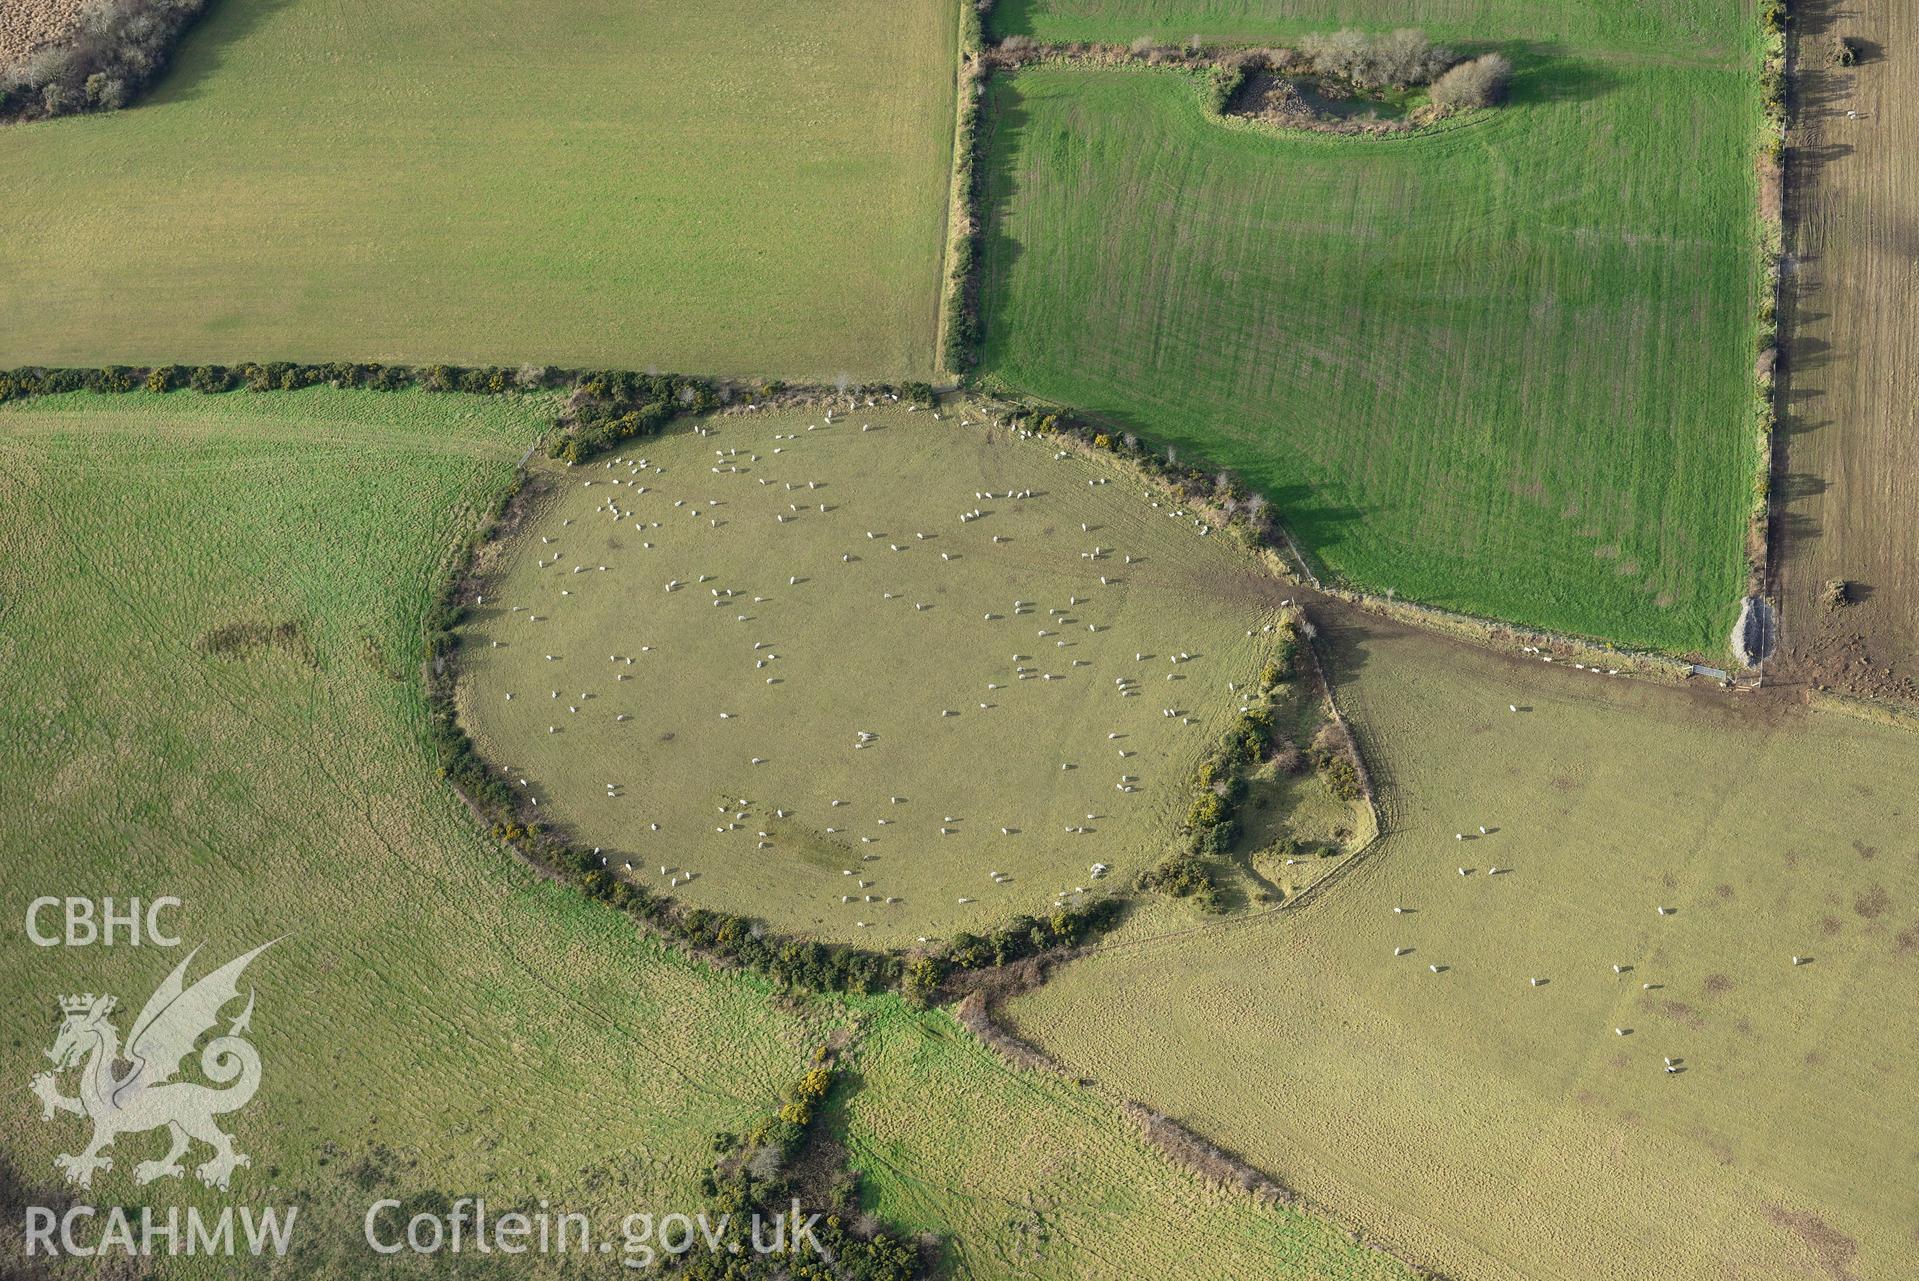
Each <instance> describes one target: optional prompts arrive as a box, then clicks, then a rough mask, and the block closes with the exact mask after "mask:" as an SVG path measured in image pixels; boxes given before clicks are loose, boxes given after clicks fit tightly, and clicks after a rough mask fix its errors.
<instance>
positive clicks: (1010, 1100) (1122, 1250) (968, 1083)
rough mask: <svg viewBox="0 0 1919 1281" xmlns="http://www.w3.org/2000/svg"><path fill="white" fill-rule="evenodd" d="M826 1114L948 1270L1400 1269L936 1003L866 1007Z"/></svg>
mask: <svg viewBox="0 0 1919 1281" xmlns="http://www.w3.org/2000/svg"><path fill="white" fill-rule="evenodd" d="M852 1068H853V1072H854V1073H855V1074H856V1079H857V1080H858V1083H859V1084H858V1086H857V1088H856V1089H855V1090H854V1091H853V1092H852V1094H851V1095H850V1097H849V1098H847V1099H846V1100H845V1101H844V1103H843V1104H842V1105H841V1106H840V1107H839V1109H838V1115H837V1117H836V1118H835V1119H836V1120H837V1121H838V1122H839V1124H840V1125H841V1127H842V1129H843V1131H844V1142H845V1144H846V1148H847V1154H848V1161H849V1163H850V1164H851V1165H852V1166H853V1168H855V1169H857V1170H860V1171H861V1172H862V1173H863V1175H864V1176H865V1180H866V1183H865V1186H866V1187H867V1189H868V1191H869V1194H870V1195H869V1197H868V1200H869V1202H870V1204H871V1208H872V1209H873V1210H875V1211H876V1212H877V1213H879V1214H880V1215H882V1216H883V1217H885V1218H886V1219H888V1220H890V1221H892V1222H895V1223H900V1224H903V1225H906V1226H908V1227H911V1228H916V1229H927V1230H931V1231H935V1232H939V1233H942V1234H944V1235H946V1236H947V1237H948V1239H949V1242H950V1246H949V1249H948V1251H947V1260H948V1264H949V1269H950V1270H949V1272H948V1273H946V1275H950V1276H952V1277H955V1278H968V1279H970V1278H980V1279H982V1281H985V1279H989V1278H1000V1277H1014V1276H1017V1277H1032V1278H1043V1279H1046V1281H1053V1279H1057V1281H1093V1279H1095V1278H1099V1279H1106V1278H1111V1279H1112V1281H1132V1279H1133V1278H1138V1277H1164V1278H1168V1279H1169V1281H1170V1279H1172V1278H1181V1279H1190V1281H1213V1279H1214V1278H1219V1277H1255V1276H1257V1277H1298V1278H1312V1279H1313V1281H1361V1279H1364V1281H1387V1279H1388V1278H1393V1279H1400V1278H1405V1277H1407V1276H1408V1275H1409V1274H1408V1273H1407V1272H1405V1271H1404V1270H1402V1269H1401V1268H1399V1267H1398V1266H1397V1265H1395V1264H1394V1263H1393V1262H1392V1261H1391V1260H1390V1259H1388V1258H1386V1257H1385V1256H1383V1255H1380V1254H1378V1253H1375V1252H1374V1251H1371V1250H1368V1249H1365V1248H1362V1247H1359V1246H1355V1245H1353V1244H1352V1243H1351V1242H1350V1241H1349V1240H1348V1239H1347V1237H1346V1235H1345V1233H1344V1232H1343V1231H1341V1230H1340V1229H1338V1228H1337V1227H1335V1226H1334V1225H1333V1224H1331V1223H1329V1222H1328V1221H1326V1220H1325V1219H1322V1218H1318V1217H1315V1216H1312V1215H1308V1214H1303V1213H1301V1212H1299V1211H1297V1210H1290V1209H1286V1208H1283V1207H1268V1206H1263V1205H1260V1204H1258V1203H1257V1202H1255V1201H1253V1200H1252V1199H1251V1198H1250V1197H1248V1196H1246V1195H1245V1194H1244V1193H1242V1192H1239V1191H1237V1190H1233V1191H1221V1190H1218V1189H1214V1188H1210V1187H1207V1186H1206V1185H1204V1184H1202V1183H1200V1182H1199V1181H1198V1180H1197V1179H1195V1178H1194V1177H1193V1176H1191V1175H1189V1174H1187V1173H1186V1172H1184V1171H1181V1170H1178V1169H1175V1168H1174V1167H1173V1166H1171V1165H1170V1164H1169V1163H1168V1162H1167V1161H1166V1160H1165V1158H1164V1157H1162V1156H1161V1155H1160V1154H1159V1153H1157V1152H1155V1151H1153V1150H1151V1149H1149V1148H1148V1147H1146V1146H1145V1144H1144V1143H1143V1142H1142V1141H1141V1140H1140V1138H1139V1136H1138V1134H1137V1132H1136V1131H1135V1130H1134V1128H1133V1126H1132V1123H1131V1122H1129V1121H1127V1120H1126V1119H1124V1118H1123V1117H1122V1116H1121V1115H1120V1113H1119V1111H1118V1110H1117V1109H1116V1108H1115V1107H1114V1105H1113V1104H1112V1103H1111V1102H1110V1101H1109V1100H1107V1099H1106V1098H1104V1097H1102V1096H1100V1095H1099V1094H1096V1093H1090V1092H1088V1091H1085V1090H1082V1089H1080V1088H1079V1087H1078V1086H1076V1085H1073V1084H1072V1083H1070V1082H1068V1081H1065V1080H1063V1079H1061V1078H1060V1077H1057V1076H1054V1075H1051V1074H1049V1073H1042V1072H1032V1071H1025V1070H1021V1069H1017V1068H1013V1067H1010V1066H1008V1065H1007V1064H1006V1063H1005V1062H1003V1061H1002V1060H1001V1059H999V1058H998V1057H996V1056H995V1055H994V1054H993V1053H992V1052H991V1051H989V1050H987V1049H986V1048H984V1047H983V1046H981V1045H980V1043H979V1042H978V1041H976V1040H974V1039H973V1037H972V1035H971V1034H970V1033H968V1032H966V1031H965V1030H963V1029H962V1028H960V1027H959V1026H958V1025H957V1024H955V1023H954V1022H953V1020H952V1019H950V1018H948V1017H946V1016H945V1015H943V1014H938V1013H929V1014H913V1013H910V1012H908V1011H906V1010H904V1009H903V1008H902V1007H901V1006H899V1004H898V1003H897V1002H889V1003H886V1004H884V1005H881V1006H880V1007H878V1008H876V1009H875V1010H874V1011H873V1012H872V1013H871V1015H870V1017H869V1020H868V1022H867V1023H866V1025H865V1030H864V1032H863V1034H862V1039H861V1041H860V1044H859V1047H858V1050H857V1053H856V1055H855V1056H854V1058H853V1060H852Z"/></svg>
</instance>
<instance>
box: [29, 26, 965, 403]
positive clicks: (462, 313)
mask: <svg viewBox="0 0 1919 1281" xmlns="http://www.w3.org/2000/svg"><path fill="white" fill-rule="evenodd" d="M957 21H958V16H957V10H956V8H955V6H954V4H953V3H952V2H951V0H856V2H855V3H850V4H840V5H835V6H831V7H825V8H823V7H821V6H819V5H815V4H806V3H799V2H798V0H776V2H774V3H766V2H765V0H720V2H719V3H717V4H701V5H691V4H684V3H673V4H641V5H635V4H630V3H614V2H612V0H588V2H587V3H583V4H559V3H532V4H526V3H510V2H508V0H479V2H478V3H474V4H468V5H464V6H462V8H461V9H460V12H459V15H458V20H457V21H450V20H449V18H448V14H447V12H446V9H445V7H444V6H443V5H435V4H428V3H423V2H422V0H399V2H398V3H394V4H384V5H379V6H374V7H372V8H369V7H368V6H365V5H361V4H350V3H345V2H344V0H301V3H299V4H287V3H284V0H222V3H220V4H217V5H214V6H212V8H211V11H210V12H209V13H208V14H207V16H206V18H205V19H204V21H202V22H200V23H198V24H196V25H195V27H194V28H193V30H192V31H191V33H190V34H189V35H188V37H187V38H186V40H185V42H184V44H183V45H182V47H181V49H180V52H179V56H178V59H177V62H176V64H175V66H174V67H173V68H172V70H171V71H170V72H169V73H168V75H167V76H166V77H165V78H164V79H163V80H162V81H161V82H160V84H159V85H158V87H157V88H156V90H155V92H154V93H153V94H152V95H150V96H148V97H146V98H144V99H143V100H142V101H141V102H140V103H138V104H137V105H136V106H135V107H134V108H133V109H132V110H128V111H121V112H114V113H109V114H105V115H97V116H77V117H70V118H66V119H61V120H55V121H51V122H47V123H37V124H31V125H23V126H19V127H9V128H6V129H0V207H4V208H6V209H7V210H8V212H9V218H8V226H9V231H8V234H7V236H6V238H5V242H4V244H0V365H15V364H24V363H53V364H76V365H97V364H104V363H111V362H121V363H128V364H164V363H169V362H184V363H188V364H192V363H196V362H206V361H212V362H228V363H231V362H236V361H240V360H273V359H284V360H334V359H356V360H380V361H388V362H405V363H429V362H436V361H448V362H453V363H464V364H497V363H504V364H518V363H520V362H522V361H533V362H543V363H550V364H556V365H561V366H567V367H580V366H601V367H604V366H615V367H621V368H643V367H647V366H657V367H661V368H669V369H685V370H693V371H697V372H700V373H704V374H716V375H740V376H751V377H783V378H788V379H793V378H807V379H817V380H826V379H831V378H833V377H834V376H835V375H837V374H840V373H848V374H851V375H852V376H854V377H855V378H856V379H862V378H889V379H898V378H906V377H916V376H925V375H927V374H929V373H930V372H931V371H932V369H933V367H934V355H935V352H934V348H935V327H936V323H937V321H936V310H937V306H938V295H939V289H940V281H941V272H942V267H941V255H942V253H943V251H944V243H945V241H944V234H943V220H944V217H945V211H946V208H947V187H948V170H949V161H950V158H951V152H952V116H953V94H954V73H953V59H954V56H955V41H956V39H957Z"/></svg>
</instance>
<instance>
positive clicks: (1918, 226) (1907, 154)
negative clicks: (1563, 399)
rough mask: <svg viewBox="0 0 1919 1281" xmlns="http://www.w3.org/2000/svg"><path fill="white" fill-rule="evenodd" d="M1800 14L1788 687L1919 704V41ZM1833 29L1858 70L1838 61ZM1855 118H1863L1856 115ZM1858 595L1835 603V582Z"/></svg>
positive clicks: (1859, 22) (1784, 677) (1779, 467)
mask: <svg viewBox="0 0 1919 1281" xmlns="http://www.w3.org/2000/svg"><path fill="white" fill-rule="evenodd" d="M1798 13H1799V24H1800V28H1799V50H1798V75H1797V77H1796V79H1795V93H1796V99H1795V126H1794V133H1793V138H1792V145H1791V148H1790V154H1789V158H1788V167H1787V184H1788V185H1787V198H1786V221H1787V252H1788V258H1787V260H1786V268H1787V270H1786V274H1785V289H1784V291H1783V292H1784V297H1783V300H1782V303H1783V305H1782V319H1783V321H1784V329H1783V334H1784V340H1785V348H1784V357H1785V361H1784V378H1783V380H1782V383H1781V391H1780V418H1779V422H1780V425H1779V443H1778V446H1777V448H1776V450H1775V458H1774V477H1773V492H1774V495H1775V508H1774V513H1773V520H1772V531H1771V534H1772V542H1773V577H1774V583H1773V590H1774V592H1775V593H1776V595H1777V597H1778V599H1779V601H1780V606H1781V620H1780V630H1781V635H1780V649H1779V651H1778V653H1777V654H1776V655H1775V657H1774V659H1773V662H1772V663H1771V664H1770V675H1771V676H1772V678H1774V679H1776V680H1778V681H1780V682H1781V683H1784V684H1795V685H1811V686H1828V687H1832V688H1835V689H1837V690H1839V691H1841V692H1844V693H1847V694H1852V695H1857V696H1862V697H1868V698H1882V699H1883V698H1893V699H1904V700H1913V699H1915V698H1919V540H1916V539H1915V537H1914V533H1913V531H1914V529H1915V527H1919V487H1915V486H1914V485H1913V484H1912V483H1911V479H1912V477H1913V476H1914V474H1915V473H1919V363H1916V362H1915V355H1914V353H1915V351H1919V311H1916V310H1915V308H1914V306H1913V301H1914V292H1915V289H1919V221H1915V218H1916V217H1919V154H1916V153H1915V152H1914V150H1913V147H1912V144H1911V139H1912V136H1913V134H1914V132H1915V130H1916V129H1919V82H1915V76H1919V71H1915V69H1914V65H1913V63H1912V61H1911V59H1910V58H1907V57H1904V56H1902V55H1903V54H1904V52H1905V51H1908V50H1910V49H1911V48H1912V47H1913V45H1914V41H1915V40H1919V14H1916V13H1915V10H1914V7H1913V6H1912V5H1911V4H1898V3H1895V4H1891V5H1885V6H1865V7H1858V8H1855V7H1852V6H1842V5H1840V4H1837V3H1834V2H1833V0H1815V2H1814V3H1809V4H1807V5H1806V6H1805V7H1804V8H1803V9H1801V10H1799V11H1798ZM1834 33H1841V34H1846V35H1850V36H1853V37H1855V38H1857V39H1859V40H1861V41H1862V42H1863V56H1862V57H1861V60H1860V64H1859V65H1858V66H1856V67H1852V68H1839V67H1833V66H1831V65H1829V64H1828V63H1827V61H1826V58H1825V47H1826V41H1827V39H1828V38H1829V37H1830V36H1831V35H1832V34H1834ZM1853 112H1856V113H1857V118H1856V119H1855V118H1853V116H1852V115H1851V114H1849V113H1853ZM1833 580H1846V581H1847V582H1849V583H1850V584H1852V588H1851V596H1852V601H1853V603H1851V604H1848V605H1843V606H1837V607H1834V606H1831V605H1828V604H1827V603H1826V601H1825V600H1824V599H1823V597H1824V594H1825V592H1826V584H1827V583H1828V582H1831V581H1833Z"/></svg>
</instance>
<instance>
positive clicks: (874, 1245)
mask: <svg viewBox="0 0 1919 1281" xmlns="http://www.w3.org/2000/svg"><path fill="white" fill-rule="evenodd" d="M813 1060H814V1066H813V1067H812V1068H809V1069H808V1070H807V1071H806V1072H805V1073H804V1074H803V1075H802V1076H801V1077H800V1078H799V1079H798V1080H797V1081H794V1082H793V1083H792V1084H790V1085H789V1086H787V1088H786V1089H785V1090H784V1091H783V1092H782V1094H781V1102H780V1106H779V1108H778V1110H777V1111H774V1112H772V1113H769V1114H767V1115H766V1116H763V1117H761V1118H760V1119H759V1120H758V1121H756V1122H755V1123H754V1124H753V1125H752V1126H751V1127H750V1128H749V1129H748V1130H747V1131H746V1133H745V1134H740V1135H735V1134H729V1133H721V1134H717V1135H715V1136H714V1138H713V1149H714V1151H715V1152H717V1153H718V1154H719V1156H718V1158H717V1159H716V1160H715V1161H714V1163H713V1168H712V1170H711V1171H709V1172H708V1173H707V1174H706V1176H705V1177H704V1178H703V1179H702V1181H701V1191H702V1192H703V1193H705V1195H706V1196H707V1197H709V1198H711V1205H710V1207H709V1208H708V1210H707V1212H706V1219H707V1221H708V1223H709V1224H713V1225H716V1226H714V1228H713V1236H712V1238H711V1239H698V1238H694V1237H690V1236H689V1237H688V1238H687V1243H688V1245H689V1247H690V1248H689V1249H688V1250H687V1251H686V1252H684V1253H682V1254H680V1255H678V1256H676V1258H675V1259H674V1260H673V1262H672V1266H674V1267H675V1268H676V1270H677V1272H678V1274H679V1275H681V1276H685V1277H689V1278H695V1279H696V1281H771V1279H772V1278H775V1277H777V1278H788V1279H791V1281H829V1279H830V1281H911V1278H913V1277H917V1276H920V1275H922V1272H923V1270H924V1267H925V1265H926V1264H928V1263H930V1262H931V1261H932V1260H933V1259H934V1258H935V1257H936V1247H937V1245H938V1240H937V1238H935V1237H932V1236H930V1235H929V1236H927V1237H925V1238H923V1239H922V1240H920V1241H915V1240H913V1239H912V1238H909V1237H908V1236H907V1235H906V1234H905V1233H904V1232H902V1231H900V1230H899V1229H898V1228H894V1227H891V1226H889V1225H887V1224H885V1223H883V1222H882V1221H881V1220H880V1219H879V1218H878V1217H877V1216H875V1215H872V1214H867V1213H865V1212H863V1211H862V1210H861V1209H860V1179H859V1175H858V1173H857V1172H855V1171H853V1170H850V1169H848V1168H847V1167H846V1164H845V1157H844V1154H843V1153H842V1152H840V1151H838V1150H836V1149H834V1148H832V1147H831V1146H830V1139H828V1138H826V1137H825V1136H823V1135H822V1134H821V1133H820V1126H821V1124H822V1122H821V1120H820V1108H821V1106H822V1105H823V1104H824V1103H825V1101H826V1098H827V1096H828V1095H829V1094H830V1093H831V1092H832V1090H833V1089H834V1088H835V1087H836V1086H837V1085H839V1084H840V1081H841V1077H840V1074H839V1072H838V1070H837V1065H836V1064H835V1062H834V1060H833V1055H832V1052H831V1051H830V1050H829V1049H827V1047H825V1046H821V1047H819V1048H818V1049H816V1050H815V1051H814V1055H813ZM821 1156H824V1157H825V1158H826V1159H824V1160H821V1159H819V1158H820V1157H821ZM775 1216H779V1217H778V1219H777V1222H779V1223H781V1224H782V1225H783V1228H782V1229H780V1230H775V1229H774V1228H772V1227H769V1226H768V1225H770V1224H773V1223H775V1222H776V1218H775ZM800 1225H804V1226H805V1228H806V1231H805V1232H804V1233H799V1232H796V1228H797V1227H798V1226H800ZM776 1239H778V1240H779V1241H780V1242H781V1248H778V1249H773V1250H769V1249H767V1247H768V1246H769V1245H771V1244H772V1243H773V1242H774V1240H776Z"/></svg>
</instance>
